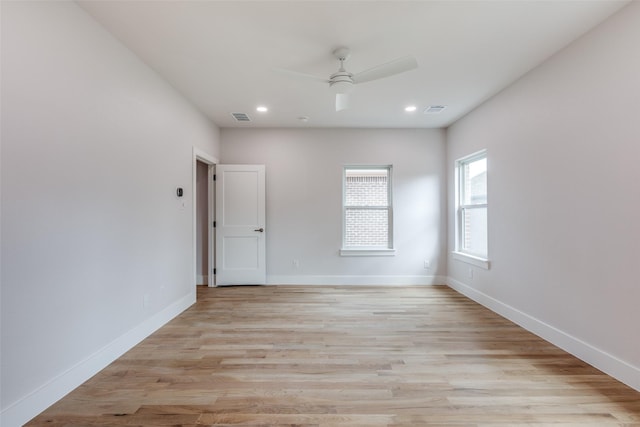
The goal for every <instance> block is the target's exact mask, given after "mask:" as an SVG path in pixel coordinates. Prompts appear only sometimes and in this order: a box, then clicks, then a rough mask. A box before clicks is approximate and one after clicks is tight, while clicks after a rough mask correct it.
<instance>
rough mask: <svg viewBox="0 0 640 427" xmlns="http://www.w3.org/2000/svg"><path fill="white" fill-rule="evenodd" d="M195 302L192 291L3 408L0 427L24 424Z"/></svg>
mask: <svg viewBox="0 0 640 427" xmlns="http://www.w3.org/2000/svg"><path fill="white" fill-rule="evenodd" d="M195 302H196V295H195V292H192V293H190V294H189V295H186V296H184V297H183V298H181V299H179V300H178V301H176V302H174V303H173V304H171V305H170V306H168V307H167V308H165V309H164V310H162V311H160V312H159V313H156V314H155V315H153V316H152V317H150V318H149V319H147V320H145V321H144V322H142V323H141V324H139V325H138V326H136V327H135V328H133V329H131V330H130V331H129V332H127V333H125V334H123V335H121V336H120V337H118V338H116V339H115V340H113V341H112V342H111V343H109V344H107V345H106V346H104V347H103V348H101V349H100V350H98V351H96V352H95V353H94V354H92V355H91V356H89V357H87V358H86V359H84V360H82V361H80V362H79V363H77V364H76V365H75V366H73V367H72V368H70V369H69V370H67V371H65V372H63V373H61V374H60V375H58V376H57V377H55V378H53V379H52V380H50V381H49V382H47V383H45V384H43V385H42V386H41V387H40V388H38V389H36V390H34V391H33V392H32V393H30V394H28V395H27V396H25V397H23V398H22V399H20V400H18V401H17V402H15V403H13V404H12V405H10V406H9V407H7V408H5V409H4V410H3V411H2V413H0V426H6V427H18V426H21V425H23V424H25V423H26V422H27V421H29V420H30V419H32V418H33V417H35V416H36V415H38V414H39V413H41V412H42V411H44V410H45V409H47V408H48V407H49V406H51V405H52V404H54V403H55V402H56V401H58V400H60V399H61V398H63V397H64V396H65V395H66V394H67V393H69V392H70V391H72V390H73V389H75V388H76V387H78V386H79V385H81V384H82V383H83V382H85V381H86V380H88V379H89V378H91V377H92V376H94V375H95V374H97V373H98V372H99V371H101V370H102V369H104V368H105V367H106V366H107V365H109V364H110V363H111V362H113V361H114V360H116V359H117V358H118V357H120V356H122V355H123V354H124V353H125V352H127V351H128V350H130V349H131V348H132V347H134V346H135V345H136V344H138V343H139V342H140V341H142V340H143V339H145V338H146V337H148V336H149V335H151V334H152V333H153V332H155V331H156V330H158V329H159V328H160V327H162V326H163V325H165V324H166V323H167V322H169V321H170V320H171V319H173V318H174V317H176V316H177V315H178V314H180V313H182V312H183V311H184V310H186V309H187V308H189V307H190V306H191V305H192V304H193V303H195Z"/></svg>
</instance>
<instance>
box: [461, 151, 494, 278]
mask: <svg viewBox="0 0 640 427" xmlns="http://www.w3.org/2000/svg"><path fill="white" fill-rule="evenodd" d="M481 159H486V160H487V179H488V161H489V159H488V156H487V150H486V149H484V150H480V151H477V152H475V153H473V154H470V155H468V156H465V157H462V158H460V159H458V160H456V162H455V203H456V206H455V208H456V209H455V215H456V218H455V250H454V251H453V253H452V255H453V258H454V259H457V260H459V261H464V262H466V263H469V264H472V265H475V266H477V267H481V268H484V269H487V270H488V269H489V267H490V262H489V242H488V239H489V221H488V217H489V203H488V200H489V196H488V194H487V201H486V202H485V203H477V204H466V203H464V198H465V191H464V187H465V185H464V184H465V176H464V166H465V165H467V164H469V163H473V162H476V161H478V160H481ZM487 193H488V183H487ZM474 209H485V211H486V213H487V223H486V224H485V227H486V233H487V252H486V253H485V254H480V253H477V252H471V251H468V250H466V249H465V248H464V243H463V239H464V231H463V229H464V216H465V212H466V211H472V210H474Z"/></svg>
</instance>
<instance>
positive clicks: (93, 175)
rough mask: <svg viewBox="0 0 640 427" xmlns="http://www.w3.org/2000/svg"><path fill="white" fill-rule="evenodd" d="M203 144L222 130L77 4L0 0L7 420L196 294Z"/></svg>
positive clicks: (56, 392) (41, 402)
mask: <svg viewBox="0 0 640 427" xmlns="http://www.w3.org/2000/svg"><path fill="white" fill-rule="evenodd" d="M192 146H196V147H197V148H199V149H200V150H202V151H204V152H208V153H210V154H211V155H213V156H217V155H218V149H219V130H218V129H217V127H216V126H214V125H213V124H212V123H210V122H209V121H208V120H207V119H206V118H205V117H204V116H202V115H201V114H200V113H199V112H198V111H196V110H195V109H194V108H193V107H192V106H191V104H189V103H187V102H186V101H185V100H184V98H182V97H181V96H180V95H178V94H177V93H176V92H175V91H174V90H173V89H172V88H171V87H170V86H169V85H168V84H166V83H165V82H164V81H163V80H161V79H160V78H159V77H158V75H157V74H156V73H154V72H153V71H151V70H150V69H149V68H148V67H147V66H145V65H144V64H143V63H142V62H141V61H140V60H139V59H137V58H136V57H135V56H134V55H133V54H132V53H131V52H130V51H129V50H128V49H126V48H124V47H123V46H122V45H121V44H120V43H119V42H118V41H116V40H115V39H114V38H113V37H112V36H111V35H109V34H108V33H107V32H106V31H104V30H103V29H102V27H100V26H99V25H98V24H96V23H95V21H93V19H92V18H90V17H89V16H88V15H87V14H86V13H85V12H84V11H83V10H81V9H80V8H79V7H78V6H77V5H76V4H75V3H72V2H4V1H3V2H2V216H1V218H2V252H1V253H2V317H1V320H2V362H1V363H2V365H1V369H2V371H1V377H2V387H1V388H2V394H1V406H2V410H3V413H2V424H3V425H6V426H13V425H19V424H21V423H22V422H24V421H26V419H28V418H29V417H30V416H33V415H36V414H37V413H38V412H40V411H41V410H43V409H44V406H46V405H48V404H50V403H52V402H53V401H54V400H56V399H57V398H59V397H61V396H62V395H63V394H64V393H66V392H67V391H69V390H70V389H71V388H73V387H74V386H75V385H77V384H78V381H82V380H84V379H86V377H88V376H89V375H91V374H92V373H94V372H95V371H96V369H100V368H101V367H103V366H104V365H105V364H106V363H108V362H109V361H110V360H111V359H113V358H114V357H117V356H118V355H119V354H120V353H121V352H122V351H124V350H126V349H127V348H128V347H129V346H131V345H133V344H135V343H136V342H137V340H139V339H141V338H143V337H144V335H145V334H147V333H149V332H151V331H152V330H153V329H155V328H156V327H158V326H160V325H161V324H162V323H163V322H165V321H166V320H168V318H170V317H171V316H173V315H175V314H177V313H178V312H179V311H181V310H182V309H184V308H185V307H187V306H188V305H190V304H191V303H192V302H193V301H194V299H195V293H194V291H195V287H194V283H193V275H194V271H193V268H194V267H193V254H192V252H193V242H192V238H193V232H192V221H193V212H192V191H191V187H192V158H193V155H192ZM177 186H181V187H184V188H185V189H186V197H185V198H184V206H183V204H182V203H183V202H182V201H179V200H178V199H177V198H176V197H175V188H176V187H177ZM145 295H147V296H148V304H147V305H146V307H145V306H144V304H143V302H144V301H143V300H144V297H145ZM25 417H27V418H26V419H25Z"/></svg>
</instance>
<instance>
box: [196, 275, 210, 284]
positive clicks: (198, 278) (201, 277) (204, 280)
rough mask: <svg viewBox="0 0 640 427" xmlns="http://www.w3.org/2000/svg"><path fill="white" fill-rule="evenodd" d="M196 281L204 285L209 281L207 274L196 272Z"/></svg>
mask: <svg viewBox="0 0 640 427" xmlns="http://www.w3.org/2000/svg"><path fill="white" fill-rule="evenodd" d="M196 281H197V284H198V285H206V284H208V283H209V276H207V275H202V274H198V275H197V276H196Z"/></svg>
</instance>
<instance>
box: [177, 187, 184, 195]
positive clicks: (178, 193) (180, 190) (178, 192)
mask: <svg viewBox="0 0 640 427" xmlns="http://www.w3.org/2000/svg"><path fill="white" fill-rule="evenodd" d="M176 196H178V197H182V196H184V190H183V189H182V187H178V188H176Z"/></svg>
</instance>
